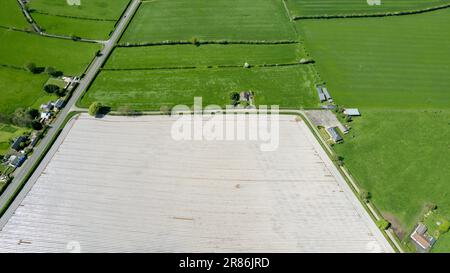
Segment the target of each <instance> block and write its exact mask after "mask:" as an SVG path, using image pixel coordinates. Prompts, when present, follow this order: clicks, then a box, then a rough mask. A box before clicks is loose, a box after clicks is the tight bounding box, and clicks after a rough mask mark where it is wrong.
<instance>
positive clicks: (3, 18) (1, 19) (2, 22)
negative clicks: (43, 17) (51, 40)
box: [0, 0, 29, 29]
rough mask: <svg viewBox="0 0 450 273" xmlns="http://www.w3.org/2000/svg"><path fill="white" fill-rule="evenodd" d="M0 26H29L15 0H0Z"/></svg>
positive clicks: (25, 27)
mask: <svg viewBox="0 0 450 273" xmlns="http://www.w3.org/2000/svg"><path fill="white" fill-rule="evenodd" d="M0 7H1V8H0V26H3V27H15V28H19V29H27V28H29V26H28V23H27V21H26V20H25V17H24V15H23V14H22V12H21V11H20V8H19V3H17V1H15V0H0Z"/></svg>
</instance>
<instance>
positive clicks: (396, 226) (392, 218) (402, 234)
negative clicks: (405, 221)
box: [381, 212, 407, 240]
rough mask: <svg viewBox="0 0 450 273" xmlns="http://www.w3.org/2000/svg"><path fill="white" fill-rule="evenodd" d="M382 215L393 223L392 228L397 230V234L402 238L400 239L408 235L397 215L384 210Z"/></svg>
mask: <svg viewBox="0 0 450 273" xmlns="http://www.w3.org/2000/svg"><path fill="white" fill-rule="evenodd" d="M381 215H382V216H383V218H384V219H386V220H388V221H389V223H391V228H392V230H393V231H394V232H395V234H397V236H398V238H400V240H403V238H404V237H405V235H407V232H406V230H405V229H404V228H403V226H402V224H401V223H400V221H399V220H398V219H397V218H395V216H394V215H393V214H392V213H389V212H382V213H381Z"/></svg>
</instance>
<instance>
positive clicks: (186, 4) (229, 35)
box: [122, 0, 297, 43]
mask: <svg viewBox="0 0 450 273" xmlns="http://www.w3.org/2000/svg"><path fill="white" fill-rule="evenodd" d="M193 37H195V38H197V39H199V40H229V41H241V40H269V41H275V40H296V39H297V37H296V33H295V31H294V29H293V27H292V24H290V22H289V18H288V15H287V12H286V10H285V9H284V8H283V4H282V2H281V0H232V1H230V0H215V1H204V0H190V1H184V0H159V1H146V2H143V3H142V4H141V7H140V8H139V10H138V12H137V14H136V15H135V18H134V19H133V21H132V23H131V25H130V26H129V27H128V30H127V32H126V33H125V35H124V37H123V38H122V42H129V43H145V42H158V41H166V40H170V41H180V40H182V41H187V40H190V39H192V38H193Z"/></svg>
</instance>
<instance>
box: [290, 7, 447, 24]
mask: <svg viewBox="0 0 450 273" xmlns="http://www.w3.org/2000/svg"><path fill="white" fill-rule="evenodd" d="M446 8H450V3H448V4H443V5H439V6H433V7H428V8H423V9H416V10H405V11H393V12H382V13H367V14H366V13H355V14H336V15H327V14H323V15H297V16H293V20H305V19H344V18H372V17H390V16H404V15H413V14H421V13H426V12H432V11H436V10H441V9H446Z"/></svg>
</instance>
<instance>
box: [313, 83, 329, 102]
mask: <svg viewBox="0 0 450 273" xmlns="http://www.w3.org/2000/svg"><path fill="white" fill-rule="evenodd" d="M316 88H317V95H319V99H320V102H322V101H326V100H327V99H326V98H325V95H324V94H323V91H322V87H320V86H317V87H316Z"/></svg>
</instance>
